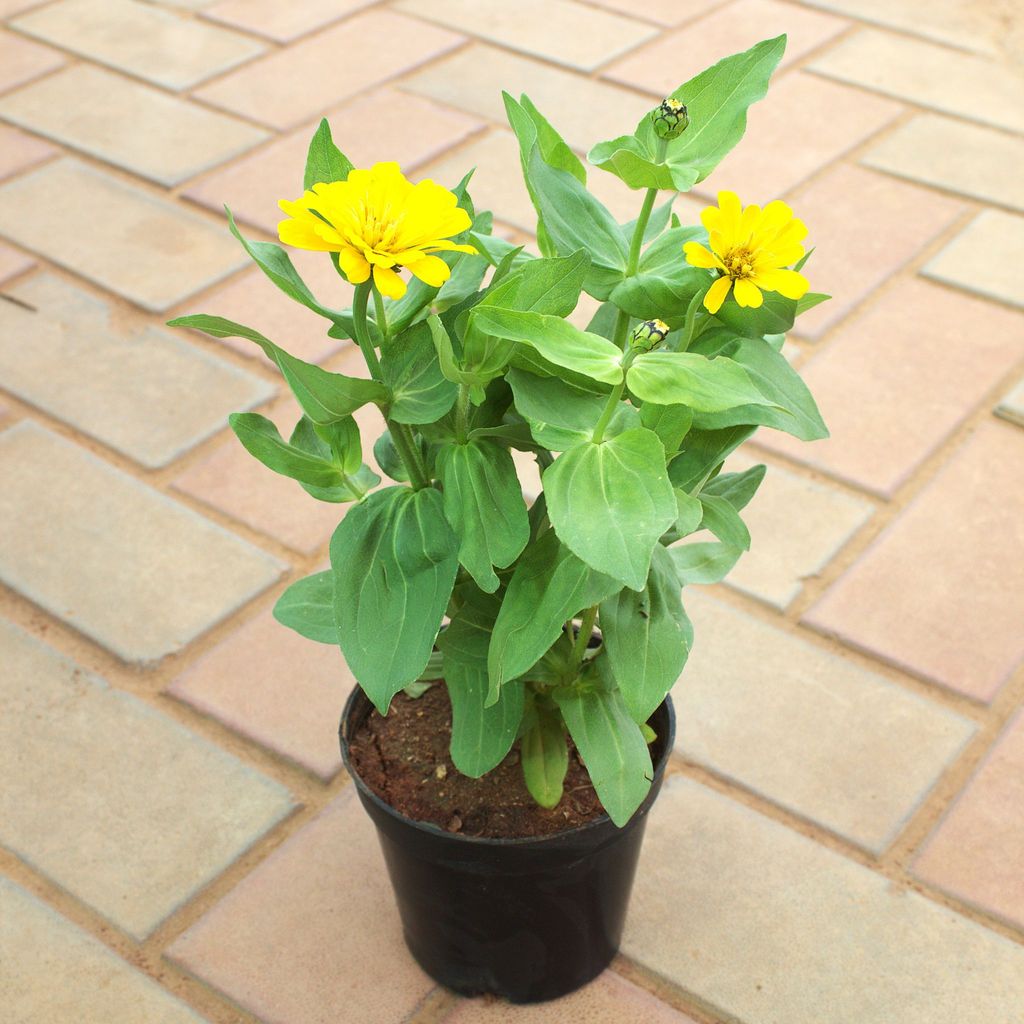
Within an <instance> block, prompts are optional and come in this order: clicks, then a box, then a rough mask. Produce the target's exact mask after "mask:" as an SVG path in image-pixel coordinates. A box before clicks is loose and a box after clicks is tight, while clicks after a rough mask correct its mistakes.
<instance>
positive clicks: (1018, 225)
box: [922, 210, 1024, 308]
mask: <svg viewBox="0 0 1024 1024" xmlns="http://www.w3.org/2000/svg"><path fill="white" fill-rule="evenodd" d="M1022 263H1024V217H1018V216H1015V215H1014V214H1011V213H1004V212H1003V211H1002V210H985V211H984V212H983V213H980V214H978V216H977V217H976V218H975V219H974V220H972V221H971V223H970V224H968V226H967V227H966V228H964V230H963V231H961V232H960V234H958V235H957V236H956V238H954V239H953V240H952V241H951V242H950V243H949V245H947V246H946V247H945V248H944V249H942V251H941V252H939V253H937V254H936V255H935V257H934V258H933V259H932V260H930V261H929V262H928V264H927V265H926V266H925V267H924V269H923V270H922V273H923V274H924V275H925V276H926V277H931V278H933V279H934V280H936V281H945V282H946V283H947V284H952V285H958V286H959V287H961V288H967V289H968V290H969V291H972V292H977V293H978V294H979V295H983V296H985V297H986V298H991V299H1001V300H1002V301H1003V302H1008V303H1010V304H1011V305H1014V306H1020V307H1022V308H1024V280H1021V277H1020V275H1019V274H1017V273H1016V268H1017V267H1019V266H1021V264H1022Z"/></svg>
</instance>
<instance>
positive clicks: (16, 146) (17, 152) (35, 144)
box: [0, 124, 58, 180]
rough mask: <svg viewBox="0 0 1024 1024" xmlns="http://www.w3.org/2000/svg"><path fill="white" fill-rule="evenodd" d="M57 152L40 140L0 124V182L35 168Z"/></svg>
mask: <svg viewBox="0 0 1024 1024" xmlns="http://www.w3.org/2000/svg"><path fill="white" fill-rule="evenodd" d="M57 152H58V150H57V149H56V148H55V147H54V146H51V145H50V144H49V143H48V142H43V140H42V139H37V138H36V137H35V136H33V135H27V134H26V133H25V132H22V131H18V129H17V128H10V127H8V126H7V125H5V124H0V180H2V179H4V178H9V177H10V176H11V175H12V174H20V173H21V172H22V171H24V170H27V169H28V168H29V167H35V165H36V164H38V163H41V162H42V161H43V160H46V159H48V158H49V157H51V156H54V155H55V154H56V153H57Z"/></svg>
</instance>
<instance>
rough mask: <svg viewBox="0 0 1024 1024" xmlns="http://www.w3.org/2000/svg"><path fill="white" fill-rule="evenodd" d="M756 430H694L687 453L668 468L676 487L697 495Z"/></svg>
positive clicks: (690, 436)
mask: <svg viewBox="0 0 1024 1024" xmlns="http://www.w3.org/2000/svg"><path fill="white" fill-rule="evenodd" d="M755 429H756V428H754V427H747V426H744V427H726V428H725V429H724V430H696V429H694V430H691V431H690V432H689V433H688V434H687V435H686V443H685V444H684V445H683V451H682V453H681V454H680V455H678V456H677V457H676V458H674V459H673V460H672V462H671V463H670V464H669V467H668V475H669V479H670V480H671V481H672V486H673V487H678V488H679V489H680V490H683V491H686V492H688V493H691V494H692V493H693V492H694V491H695V490H696V489H697V488H699V487H700V485H701V484H703V483H704V481H705V480H707V479H708V478H709V477H710V476H711V474H712V473H713V472H714V470H715V469H716V468H717V467H718V466H720V465H721V464H722V463H723V462H724V461H725V460H726V458H727V457H728V456H729V455H731V454H732V453H733V452H734V451H735V450H736V449H737V448H739V446H740V445H741V444H743V442H744V441H746V439H747V438H748V437H750V435H751V434H753V432H754V430H755Z"/></svg>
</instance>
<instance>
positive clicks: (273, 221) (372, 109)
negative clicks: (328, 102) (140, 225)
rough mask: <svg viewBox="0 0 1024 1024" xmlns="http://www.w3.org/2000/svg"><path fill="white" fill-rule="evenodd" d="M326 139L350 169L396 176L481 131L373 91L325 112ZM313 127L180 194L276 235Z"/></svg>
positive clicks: (433, 107) (414, 100) (415, 101)
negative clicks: (390, 164)
mask: <svg viewBox="0 0 1024 1024" xmlns="http://www.w3.org/2000/svg"><path fill="white" fill-rule="evenodd" d="M327 119H328V120H329V121H330V123H331V131H332V134H333V136H334V141H335V142H336V143H337V144H338V147H339V149H341V151H342V152H343V153H344V154H345V155H346V156H347V157H348V158H349V159H350V160H351V161H352V163H354V164H355V165H356V166H357V167H368V166H369V165H370V164H373V163H376V162H377V161H378V160H395V161H397V162H398V163H399V164H401V166H402V168H403V170H405V171H409V170H410V169H411V168H413V167H417V166H419V165H420V164H423V163H425V162H427V161H428V160H432V159H434V158H435V157H437V156H439V155H440V154H441V153H443V152H444V151H445V150H446V149H448V148H449V147H451V146H454V145H457V144H458V143H460V142H462V141H463V140H464V139H466V138H468V137H469V136H470V135H472V134H473V133H474V132H475V131H477V130H479V129H480V127H481V123H480V121H478V120H477V119H476V118H473V117H471V116H469V115H466V114H462V113H460V112H458V111H454V110H450V109H448V108H446V107H442V106H439V105H438V104H436V103H432V102H431V101H430V100H426V99H421V98H420V97H418V96H410V95H406V94H404V93H399V92H395V91H394V90H393V89H378V90H374V91H373V92H371V93H370V94H369V95H367V96H364V97H360V98H359V99H358V100H356V101H355V102H353V103H350V104H348V105H347V106H344V107H340V108H338V109H335V110H333V111H330V112H329V113H328V114H327ZM315 129H316V124H315V123H313V124H307V125H305V126H303V127H302V128H300V129H298V130H297V131H294V132H292V133H291V134H289V135H287V136H285V137H284V138H282V139H280V140H278V141H276V142H274V143H272V144H271V145H269V146H266V147H264V148H262V149H260V150H259V151H258V152H256V153H254V154H253V155H251V156H247V157H245V158H244V159H242V160H239V161H237V162H235V163H233V164H232V165H231V166H230V167H227V168H225V169H224V170H222V171H217V172H215V173H213V174H211V175H208V176H207V177H205V178H204V179H203V180H202V181H201V182H200V183H199V184H197V185H194V186H192V187H191V188H189V189H188V190H186V192H185V195H186V196H187V197H188V198H189V199H193V200H195V201H196V202H197V203H202V204H203V205H204V206H209V207H210V208H211V209H214V210H218V211H219V210H220V209H221V208H222V207H223V206H224V204H225V203H227V205H228V206H230V207H231V209H232V211H233V212H234V214H235V216H236V217H237V218H238V219H239V220H243V221H246V222H247V223H249V224H255V225H256V226H257V227H259V228H262V229H263V230H264V231H266V232H268V233H269V234H272V235H276V234H277V224H278V221H280V220H281V218H282V217H283V216H284V215H283V214H282V213H281V211H280V209H279V208H278V205H277V201H278V200H279V199H294V198H295V197H296V196H298V195H299V194H300V193H301V192H302V174H303V170H304V169H305V166H306V150H307V148H308V147H309V140H310V137H311V136H312V134H313V132H314V130H315Z"/></svg>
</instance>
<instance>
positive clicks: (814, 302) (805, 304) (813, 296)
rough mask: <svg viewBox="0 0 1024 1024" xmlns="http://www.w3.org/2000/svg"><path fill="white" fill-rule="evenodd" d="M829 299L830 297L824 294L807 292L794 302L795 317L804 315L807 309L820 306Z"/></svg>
mask: <svg viewBox="0 0 1024 1024" xmlns="http://www.w3.org/2000/svg"><path fill="white" fill-rule="evenodd" d="M831 298H832V296H831V295H826V294H825V293H824V292H807V294H806V295H804V296H803V297H802V298H799V299H797V300H796V315H797V316H800V315H801V313H806V312H807V311H808V310H809V309H814V307H815V306H820V305H821V304H822V303H823V302H828V300H829V299H831Z"/></svg>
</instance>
